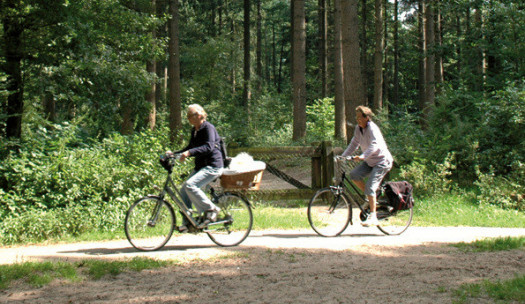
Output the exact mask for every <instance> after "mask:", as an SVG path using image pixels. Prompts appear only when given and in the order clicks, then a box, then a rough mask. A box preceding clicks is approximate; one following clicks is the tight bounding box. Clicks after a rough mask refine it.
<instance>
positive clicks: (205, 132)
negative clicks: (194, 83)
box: [175, 104, 224, 232]
mask: <svg viewBox="0 0 525 304" xmlns="http://www.w3.org/2000/svg"><path fill="white" fill-rule="evenodd" d="M207 117H208V115H207V114H206V111H204V109H203V108H202V107H201V106H200V105H198V104H192V105H190V106H188V110H187V118H188V121H189V122H190V124H191V125H192V126H193V128H192V129H191V137H190V141H189V143H188V146H186V147H185V148H184V149H182V150H179V151H177V152H175V153H181V154H180V161H184V160H185V159H186V158H188V157H195V168H194V170H193V172H192V173H191V175H190V177H189V178H188V179H187V180H186V181H185V182H184V183H183V184H182V186H181V191H180V192H181V196H182V200H183V201H184V203H185V204H186V206H187V207H188V208H191V207H192V203H193V204H194V205H195V208H196V209H197V211H198V212H199V213H203V212H206V218H207V220H208V221H209V222H214V221H216V220H217V214H218V213H219V211H220V209H219V207H217V206H216V205H215V204H213V203H212V201H211V200H210V199H209V198H208V197H207V196H206V194H205V193H204V191H203V190H202V188H204V187H205V186H206V185H208V184H209V183H211V182H213V181H214V180H215V179H216V178H218V177H220V176H221V174H222V171H223V166H224V164H223V160H222V154H221V151H220V150H219V148H218V143H219V140H220V137H219V134H218V133H217V130H216V129H215V127H214V126H213V125H212V124H211V123H209V122H208V121H206V118H207ZM182 218H183V222H182V225H181V226H179V227H178V229H179V231H180V232H186V231H188V227H187V224H188V223H187V222H186V218H185V217H182Z"/></svg>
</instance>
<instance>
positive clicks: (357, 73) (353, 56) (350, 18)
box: [341, 0, 366, 139]
mask: <svg viewBox="0 0 525 304" xmlns="http://www.w3.org/2000/svg"><path fill="white" fill-rule="evenodd" d="M357 1H358V0H344V1H343V2H342V5H341V8H342V13H343V14H342V15H343V16H345V17H344V18H343V23H342V37H343V69H344V71H343V75H344V83H345V93H344V95H345V115H346V121H347V122H350V123H351V126H349V127H347V129H346V134H347V139H350V138H352V136H353V132H354V128H355V126H356V123H357V121H356V118H355V108H356V107H357V106H359V105H365V104H366V93H365V88H364V86H363V76H362V70H361V64H360V62H359V54H360V52H359V34H358V32H359V20H358V16H357Z"/></svg>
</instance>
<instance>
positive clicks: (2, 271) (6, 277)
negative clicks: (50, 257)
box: [0, 262, 78, 289]
mask: <svg viewBox="0 0 525 304" xmlns="http://www.w3.org/2000/svg"><path fill="white" fill-rule="evenodd" d="M55 278H63V279H67V280H69V281H77V280H78V274H77V271H76V269H75V266H74V265H73V264H71V263H64V262H26V263H22V264H13V265H0V289H5V288H7V287H9V284H10V283H11V282H12V281H15V280H20V279H22V280H24V281H25V282H26V283H28V284H30V285H32V286H35V287H41V286H44V285H46V284H48V283H49V282H51V281H52V280H53V279H55Z"/></svg>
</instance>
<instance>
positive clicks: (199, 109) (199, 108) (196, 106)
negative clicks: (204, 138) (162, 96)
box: [187, 103, 208, 120]
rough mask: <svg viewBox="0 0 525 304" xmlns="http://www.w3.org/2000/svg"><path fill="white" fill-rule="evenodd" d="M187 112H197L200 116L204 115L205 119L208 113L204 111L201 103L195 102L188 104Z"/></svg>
mask: <svg viewBox="0 0 525 304" xmlns="http://www.w3.org/2000/svg"><path fill="white" fill-rule="evenodd" d="M187 113H188V114H199V115H201V116H202V117H204V119H205V120H206V118H208V114H207V113H206V111H204V108H203V107H202V106H201V105H199V104H196V103H194V104H191V105H189V106H188V111H187Z"/></svg>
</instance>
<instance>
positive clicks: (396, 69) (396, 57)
mask: <svg viewBox="0 0 525 304" xmlns="http://www.w3.org/2000/svg"><path fill="white" fill-rule="evenodd" d="M398 2H399V1H398V0H395V1H394V96H393V98H392V103H393V104H394V105H398V104H399V3H398Z"/></svg>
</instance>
